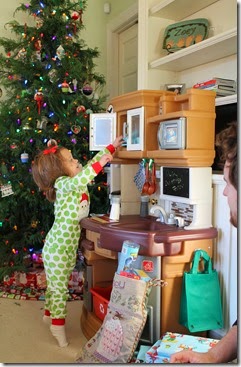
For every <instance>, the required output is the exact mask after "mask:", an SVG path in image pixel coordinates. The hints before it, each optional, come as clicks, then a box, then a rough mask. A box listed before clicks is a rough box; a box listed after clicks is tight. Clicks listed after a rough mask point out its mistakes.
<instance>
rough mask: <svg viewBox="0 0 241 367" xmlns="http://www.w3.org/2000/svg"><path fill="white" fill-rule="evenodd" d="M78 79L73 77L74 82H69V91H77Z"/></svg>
mask: <svg viewBox="0 0 241 367" xmlns="http://www.w3.org/2000/svg"><path fill="white" fill-rule="evenodd" d="M77 84H78V82H77V79H73V80H72V82H70V83H69V93H76V92H77Z"/></svg>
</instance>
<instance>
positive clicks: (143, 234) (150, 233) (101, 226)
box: [80, 215, 218, 256]
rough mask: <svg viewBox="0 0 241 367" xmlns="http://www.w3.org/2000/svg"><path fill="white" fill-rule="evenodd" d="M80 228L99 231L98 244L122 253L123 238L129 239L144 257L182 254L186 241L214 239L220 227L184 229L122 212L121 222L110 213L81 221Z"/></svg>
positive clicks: (103, 247) (152, 218)
mask: <svg viewBox="0 0 241 367" xmlns="http://www.w3.org/2000/svg"><path fill="white" fill-rule="evenodd" d="M80 223H81V227H82V228H85V229H86V230H89V231H91V232H96V233H97V234H98V247H99V248H101V249H106V250H111V251H114V252H120V251H121V249H122V244H123V241H125V240H130V241H133V242H135V243H138V244H139V245H140V250H139V254H140V255H145V256H174V255H178V254H181V253H182V251H183V244H184V242H186V241H193V240H203V239H204V240H205V239H214V238H216V237H217V234H218V232H217V229H216V228H213V227H210V228H204V229H193V230H185V229H184V228H180V227H177V226H175V225H168V224H164V223H160V222H157V221H156V218H154V217H152V216H148V217H145V218H142V217H140V216H139V215H122V216H120V220H119V221H118V222H114V221H110V220H109V217H108V216H107V215H103V216H93V217H90V218H84V219H82V220H81V222H80Z"/></svg>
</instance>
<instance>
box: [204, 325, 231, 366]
mask: <svg viewBox="0 0 241 367" xmlns="http://www.w3.org/2000/svg"><path fill="white" fill-rule="evenodd" d="M237 350H238V335H237V326H236V325H235V326H233V327H231V329H230V330H229V332H228V333H227V335H225V336H224V337H223V338H222V339H221V340H220V341H219V342H218V343H217V344H216V345H215V346H214V347H213V348H211V349H210V350H209V351H208V354H209V355H210V356H211V357H213V358H214V359H215V361H216V363H225V362H231V361H233V360H234V359H235V358H237Z"/></svg>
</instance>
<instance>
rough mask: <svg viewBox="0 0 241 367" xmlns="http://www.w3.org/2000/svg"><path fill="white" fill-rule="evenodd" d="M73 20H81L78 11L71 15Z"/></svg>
mask: <svg viewBox="0 0 241 367" xmlns="http://www.w3.org/2000/svg"><path fill="white" fill-rule="evenodd" d="M71 18H72V19H73V20H78V19H79V13H78V12H77V11H73V13H72V14H71Z"/></svg>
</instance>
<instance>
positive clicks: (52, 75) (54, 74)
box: [48, 69, 57, 83]
mask: <svg viewBox="0 0 241 367" xmlns="http://www.w3.org/2000/svg"><path fill="white" fill-rule="evenodd" d="M48 76H49V80H50V81H51V83H53V82H55V81H56V80H57V70H56V69H52V70H50V72H49V73H48Z"/></svg>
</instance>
